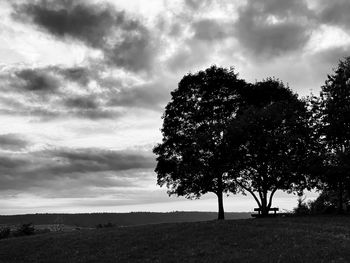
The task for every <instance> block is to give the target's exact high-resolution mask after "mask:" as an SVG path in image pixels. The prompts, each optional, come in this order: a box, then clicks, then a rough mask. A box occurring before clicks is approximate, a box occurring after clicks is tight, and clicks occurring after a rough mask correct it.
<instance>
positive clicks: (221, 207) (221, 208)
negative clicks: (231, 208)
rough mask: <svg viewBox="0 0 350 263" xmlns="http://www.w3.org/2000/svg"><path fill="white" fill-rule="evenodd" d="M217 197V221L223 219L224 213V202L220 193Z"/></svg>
mask: <svg viewBox="0 0 350 263" xmlns="http://www.w3.org/2000/svg"><path fill="white" fill-rule="evenodd" d="M217 196H218V206H219V211H218V220H224V219H225V211H224V202H223V198H222V192H221V193H218V194H217Z"/></svg>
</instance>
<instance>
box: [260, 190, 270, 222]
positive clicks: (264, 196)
mask: <svg viewBox="0 0 350 263" xmlns="http://www.w3.org/2000/svg"><path fill="white" fill-rule="evenodd" d="M268 214H269V208H268V205H267V193H263V194H262V197H261V216H263V217H264V216H267V215H268Z"/></svg>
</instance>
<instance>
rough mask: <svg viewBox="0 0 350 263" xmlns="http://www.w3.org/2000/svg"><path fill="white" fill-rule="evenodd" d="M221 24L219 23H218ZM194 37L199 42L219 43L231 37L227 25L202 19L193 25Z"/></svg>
mask: <svg viewBox="0 0 350 263" xmlns="http://www.w3.org/2000/svg"><path fill="white" fill-rule="evenodd" d="M220 22H221V23H220ZM192 26H193V29H194V30H195V35H194V37H195V38H197V39H199V40H207V41H215V40H216V41H220V40H222V39H223V38H225V37H228V36H232V32H229V27H230V25H228V24H227V23H224V22H222V21H218V20H214V19H202V20H199V21H197V22H195V23H193V25H192Z"/></svg>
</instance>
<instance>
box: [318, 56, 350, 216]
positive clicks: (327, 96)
mask: <svg viewBox="0 0 350 263" xmlns="http://www.w3.org/2000/svg"><path fill="white" fill-rule="evenodd" d="M313 110H314V112H316V113H317V114H316V122H317V123H318V130H319V135H318V136H319V140H320V144H321V145H322V148H323V151H324V154H323V158H322V161H323V162H322V165H320V169H319V171H318V172H319V174H318V179H319V180H320V182H321V184H320V186H319V189H323V190H327V189H328V190H336V191H337V192H338V211H339V212H342V210H343V195H344V190H345V189H346V188H347V189H348V191H350V172H349V169H348V168H349V160H350V158H349V156H350V57H348V58H345V59H343V60H341V61H339V64H338V66H337V67H336V68H335V69H334V72H333V74H331V75H328V77H327V80H326V81H325V84H324V85H323V86H322V87H321V92H320V96H319V98H318V99H317V100H313Z"/></svg>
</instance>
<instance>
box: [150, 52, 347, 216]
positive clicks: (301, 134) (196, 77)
mask: <svg viewBox="0 0 350 263" xmlns="http://www.w3.org/2000/svg"><path fill="white" fill-rule="evenodd" d="M171 96H172V97H171V101H170V102H169V103H168V104H167V106H166V108H165V112H164V115H163V121H164V122H163V127H162V130H161V131H162V135H163V140H162V142H161V143H160V144H158V145H157V146H155V148H154V153H155V154H156V156H157V166H156V169H155V171H156V173H157V177H158V184H159V185H160V186H163V185H165V186H166V187H167V188H168V193H169V194H170V195H173V194H175V195H178V196H185V197H187V198H199V197H200V196H201V195H203V194H206V193H209V192H211V193H214V194H215V195H216V196H217V198H218V219H224V205H223V195H225V194H229V193H233V194H236V193H238V192H241V193H243V194H246V193H249V194H251V195H252V197H253V198H254V200H255V201H256V203H257V205H258V206H259V208H260V209H261V212H262V214H263V215H266V214H268V211H269V209H270V208H271V205H272V201H273V196H274V194H275V192H276V191H277V190H282V191H286V192H289V193H292V192H293V193H297V194H302V192H303V191H304V190H305V189H308V190H311V189H317V190H319V191H323V192H324V193H326V192H334V193H337V209H338V212H343V211H344V206H345V204H346V202H347V201H348V199H347V198H346V197H348V196H350V194H349V193H350V169H349V168H350V167H349V166H350V57H349V58H345V59H344V60H341V61H340V62H339V65H338V67H337V68H336V69H335V70H334V72H333V74H332V75H329V76H328V78H327V80H326V82H325V85H323V86H322V87H321V92H320V95H319V96H315V95H310V96H308V97H307V98H299V97H298V95H297V94H296V93H294V92H293V91H292V90H291V89H290V88H289V87H288V86H286V85H285V84H284V83H283V82H282V81H280V80H279V79H276V78H267V79H265V80H263V81H259V82H256V83H248V82H246V81H245V80H243V79H241V78H239V77H238V74H237V73H236V72H235V71H234V69H233V68H229V69H227V68H221V67H217V66H212V67H210V68H208V69H206V70H204V71H199V72H197V73H195V74H191V73H189V74H187V75H185V76H184V77H183V78H182V80H181V81H180V82H179V85H178V88H177V89H175V90H174V91H173V92H172V93H171Z"/></svg>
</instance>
